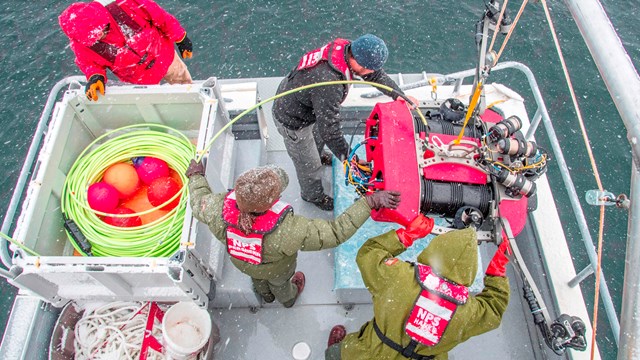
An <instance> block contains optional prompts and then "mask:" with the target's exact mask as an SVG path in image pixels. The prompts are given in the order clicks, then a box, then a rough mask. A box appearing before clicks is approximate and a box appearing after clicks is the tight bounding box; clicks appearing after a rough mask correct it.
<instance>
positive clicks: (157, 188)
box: [147, 176, 180, 210]
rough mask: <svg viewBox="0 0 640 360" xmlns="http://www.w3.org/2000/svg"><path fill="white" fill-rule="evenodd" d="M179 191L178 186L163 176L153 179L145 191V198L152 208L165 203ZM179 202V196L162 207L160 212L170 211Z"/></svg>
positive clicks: (175, 182) (172, 180)
mask: <svg viewBox="0 0 640 360" xmlns="http://www.w3.org/2000/svg"><path fill="white" fill-rule="evenodd" d="M179 191H180V184H178V182H177V181H175V180H174V179H172V178H170V177H168V176H165V177H161V178H158V179H155V180H153V181H152V182H151V184H149V188H148V189H147V197H148V198H149V202H150V203H151V205H153V206H160V205H162V204H164V203H165V202H166V201H168V200H169V199H171V198H172V197H173V196H174V195H175V194H177V193H178V192H179ZM179 202H180V196H178V197H177V198H176V199H175V200H173V201H172V202H170V203H169V204H168V205H166V206H164V207H162V210H172V209H173V208H175V207H176V206H178V203H179Z"/></svg>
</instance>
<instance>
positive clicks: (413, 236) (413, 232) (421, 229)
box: [396, 214, 434, 248]
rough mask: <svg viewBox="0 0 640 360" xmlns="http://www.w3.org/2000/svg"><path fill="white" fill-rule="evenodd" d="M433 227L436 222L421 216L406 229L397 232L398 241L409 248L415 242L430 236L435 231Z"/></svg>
mask: <svg viewBox="0 0 640 360" xmlns="http://www.w3.org/2000/svg"><path fill="white" fill-rule="evenodd" d="M433 225H434V221H433V219H432V218H429V217H426V216H424V215H422V214H419V215H418V216H416V218H415V219H413V220H411V223H409V225H408V226H407V228H406V229H398V230H396V234H398V239H399V240H400V242H401V243H402V245H404V247H407V248H408V247H409V246H411V245H412V244H413V242H414V241H415V240H417V239H420V238H423V237H425V236H427V235H429V234H430V233H431V230H432V229H433Z"/></svg>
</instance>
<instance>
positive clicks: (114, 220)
mask: <svg viewBox="0 0 640 360" xmlns="http://www.w3.org/2000/svg"><path fill="white" fill-rule="evenodd" d="M134 213H135V211H133V210H131V209H129V208H128V207H125V206H120V207H118V208H116V209H115V210H114V211H113V214H117V215H127V214H134ZM102 221H104V222H106V223H107V224H109V225H113V226H118V227H134V226H140V225H142V219H140V217H139V216H130V217H114V216H105V217H104V218H103V219H102Z"/></svg>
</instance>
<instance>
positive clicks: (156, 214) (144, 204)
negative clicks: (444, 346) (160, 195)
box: [122, 185, 168, 225]
mask: <svg viewBox="0 0 640 360" xmlns="http://www.w3.org/2000/svg"><path fill="white" fill-rule="evenodd" d="M122 206H124V207H128V208H129V209H131V210H133V211H134V212H136V213H139V212H143V211H146V210H149V209H153V208H154V207H155V206H153V205H151V203H150V202H149V199H148V197H147V186H146V185H143V186H141V187H140V189H139V190H138V191H137V192H136V193H135V194H134V195H133V196H132V197H131V198H130V199H129V200H127V201H125V202H124V203H123V204H122ZM167 213H168V211H166V210H161V209H158V210H155V211H152V212H151V213H149V214H144V215H140V220H142V225H146V224H149V223H152V222H154V221H156V220H158V219H160V218H161V217H163V216H165V215H166V214H167Z"/></svg>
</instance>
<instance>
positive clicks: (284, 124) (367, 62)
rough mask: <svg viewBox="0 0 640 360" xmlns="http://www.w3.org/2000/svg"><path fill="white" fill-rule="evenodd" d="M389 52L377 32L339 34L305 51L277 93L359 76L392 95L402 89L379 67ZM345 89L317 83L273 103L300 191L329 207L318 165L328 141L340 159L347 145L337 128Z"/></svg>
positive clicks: (325, 160) (324, 160)
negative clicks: (352, 35) (356, 35)
mask: <svg viewBox="0 0 640 360" xmlns="http://www.w3.org/2000/svg"><path fill="white" fill-rule="evenodd" d="M388 55H389V51H388V49H387V46H386V44H385V43H384V41H383V40H382V39H380V38H378V37H377V36H375V35H371V34H366V35H363V36H360V37H359V38H357V39H356V40H354V41H349V40H345V39H339V38H338V39H336V40H334V41H332V42H330V43H328V44H327V45H325V46H323V47H321V48H319V49H316V50H313V51H311V52H309V53H307V54H305V55H304V56H303V57H302V58H301V59H300V62H299V63H298V65H297V66H296V68H295V69H293V70H292V71H291V72H290V73H289V74H288V75H287V76H286V77H285V78H284V79H283V80H282V82H281V83H280V86H279V87H278V91H277V93H278V94H280V93H282V92H285V91H287V90H291V89H295V88H297V87H300V86H304V85H309V84H314V83H319V82H325V81H335V80H352V79H353V77H354V76H359V77H361V78H362V79H363V80H365V81H371V82H376V83H379V84H382V85H386V86H389V87H391V88H393V89H395V90H396V91H397V92H393V93H391V92H388V91H385V90H381V91H382V92H383V93H385V94H386V95H389V96H391V97H392V98H393V99H394V100H395V99H396V98H397V97H398V96H399V94H402V91H401V90H400V88H399V87H398V85H397V84H396V83H395V82H394V81H393V80H391V78H389V76H388V75H387V74H386V73H385V72H384V70H383V69H382V66H383V65H384V63H385V62H386V60H387V57H388ZM348 91H349V85H341V84H337V85H329V86H321V87H316V88H312V89H307V90H303V91H300V92H296V93H294V94H291V95H288V96H284V97H282V98H279V99H277V100H276V101H275V102H274V105H273V116H274V119H275V123H276V127H277V128H278V132H279V133H280V134H281V135H282V137H283V138H284V144H285V146H286V148H287V152H288V154H289V156H290V157H291V159H292V160H293V163H294V166H295V169H296V173H297V175H298V182H299V183H300V191H301V197H302V199H303V200H305V201H307V202H310V203H313V204H314V205H316V206H317V207H319V208H320V209H322V210H333V198H331V197H330V196H328V195H326V194H325V193H324V190H323V188H322V182H321V180H320V176H321V171H322V165H331V159H332V158H331V154H329V153H326V152H323V148H324V146H325V145H327V146H328V147H329V149H330V150H331V152H333V154H334V155H335V156H336V157H337V158H338V159H340V160H344V159H346V158H347V156H348V155H349V151H350V149H349V145H348V143H347V141H346V140H345V139H344V136H343V134H342V130H341V128H340V104H341V103H342V102H343V101H344V99H345V98H346V96H347V93H348ZM409 98H410V99H411V101H413V102H414V103H416V100H415V99H414V98H411V97H409Z"/></svg>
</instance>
